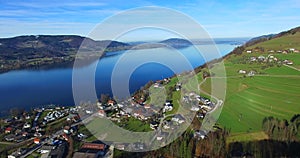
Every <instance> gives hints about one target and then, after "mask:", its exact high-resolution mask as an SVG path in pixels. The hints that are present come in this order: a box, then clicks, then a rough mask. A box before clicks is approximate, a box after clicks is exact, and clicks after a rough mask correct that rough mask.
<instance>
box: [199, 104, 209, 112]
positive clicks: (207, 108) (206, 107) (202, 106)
mask: <svg viewBox="0 0 300 158" xmlns="http://www.w3.org/2000/svg"><path fill="white" fill-rule="evenodd" d="M201 109H205V110H207V111H209V110H211V107H210V106H207V105H201Z"/></svg>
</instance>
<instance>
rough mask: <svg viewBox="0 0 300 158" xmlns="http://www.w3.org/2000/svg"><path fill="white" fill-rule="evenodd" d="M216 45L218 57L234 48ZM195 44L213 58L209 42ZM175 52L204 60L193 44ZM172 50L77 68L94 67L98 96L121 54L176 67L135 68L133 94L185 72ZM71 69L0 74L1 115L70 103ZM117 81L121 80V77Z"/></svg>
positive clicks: (110, 57)
mask: <svg viewBox="0 0 300 158" xmlns="http://www.w3.org/2000/svg"><path fill="white" fill-rule="evenodd" d="M216 46H217V48H218V49H219V52H220V54H221V55H222V56H224V55H226V54H228V53H229V52H230V51H232V50H233V49H234V48H235V47H236V45H231V44H217V45H216ZM196 47H198V48H199V49H200V50H202V51H204V52H203V53H206V54H207V55H206V56H207V57H208V59H206V60H211V59H214V58H216V56H214V55H210V51H211V48H212V45H197V46H196ZM179 51H180V54H182V55H183V56H184V57H186V59H187V60H188V61H189V62H190V64H191V66H192V68H195V67H198V66H200V65H202V64H204V63H205V60H204V59H203V57H202V55H201V54H200V53H199V52H198V51H197V50H196V49H195V48H194V47H187V48H182V49H180V50H179ZM139 53H140V54H139ZM172 53H174V52H172V51H171V50H169V49H167V48H155V49H145V50H135V51H134V52H130V53H127V54H126V51H119V52H110V53H107V55H106V56H104V57H102V58H101V59H100V60H99V62H98V61H95V62H92V63H91V64H89V65H86V66H82V67H80V68H77V69H78V71H82V72H83V73H84V72H89V70H90V69H91V67H93V66H96V67H97V71H96V74H95V82H96V83H95V85H96V91H97V95H98V96H100V94H102V93H104V94H111V75H112V72H113V68H114V66H115V64H116V62H117V61H118V60H119V59H120V58H121V57H122V55H124V54H126V55H127V57H128V61H127V62H128V63H132V62H134V61H135V60H140V59H141V58H143V59H149V60H151V58H153V56H154V55H155V54H156V55H159V57H160V58H161V59H163V60H168V61H172V62H174V63H175V65H176V67H177V68H178V69H176V71H177V72H173V71H172V70H171V69H170V68H168V67H167V66H165V65H162V64H159V63H155V62H150V63H146V64H143V65H141V66H139V67H137V69H135V70H134V71H133V73H132V75H131V77H130V80H129V91H130V93H133V92H134V91H136V90H137V89H139V88H140V87H141V86H143V85H145V84H146V83H147V82H149V81H150V80H152V81H155V80H160V79H162V78H166V77H171V76H173V75H174V73H180V72H182V71H186V69H185V68H182V66H181V64H180V62H178V61H176V58H174V59H172V57H174V54H172ZM141 54H143V55H141ZM139 55H140V56H139ZM130 57H131V58H130ZM177 62H178V63H177ZM72 71H73V69H72V66H57V67H55V68H47V69H38V70H16V71H10V72H7V73H3V74H0V111H2V115H3V114H5V113H6V112H7V111H8V110H9V109H11V108H14V107H17V108H25V109H30V108H32V107H42V106H44V105H49V104H55V105H64V106H68V105H74V100H73V95H72ZM124 73H125V72H124ZM84 82H89V81H84ZM118 82H120V83H122V82H123V81H122V77H121V78H120V80H118ZM83 84H84V83H83Z"/></svg>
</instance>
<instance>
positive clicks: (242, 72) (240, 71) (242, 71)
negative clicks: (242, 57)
mask: <svg viewBox="0 0 300 158" xmlns="http://www.w3.org/2000/svg"><path fill="white" fill-rule="evenodd" d="M239 73H240V74H246V73H247V72H246V71H245V70H239Z"/></svg>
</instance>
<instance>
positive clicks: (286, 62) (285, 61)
mask: <svg viewBox="0 0 300 158" xmlns="http://www.w3.org/2000/svg"><path fill="white" fill-rule="evenodd" d="M283 64H286V65H293V64H294V63H293V62H292V61H290V60H284V61H283Z"/></svg>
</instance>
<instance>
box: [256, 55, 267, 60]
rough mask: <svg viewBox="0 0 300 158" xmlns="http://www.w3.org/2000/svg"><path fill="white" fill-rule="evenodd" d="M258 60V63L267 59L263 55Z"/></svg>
mask: <svg viewBox="0 0 300 158" xmlns="http://www.w3.org/2000/svg"><path fill="white" fill-rule="evenodd" d="M257 59H258V61H265V60H266V57H264V56H262V55H261V56H259V57H257Z"/></svg>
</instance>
